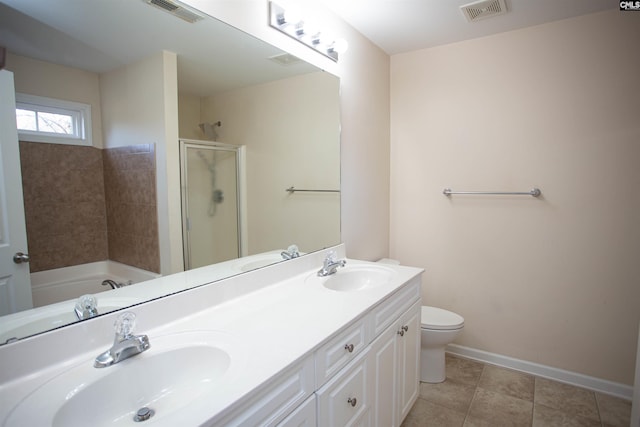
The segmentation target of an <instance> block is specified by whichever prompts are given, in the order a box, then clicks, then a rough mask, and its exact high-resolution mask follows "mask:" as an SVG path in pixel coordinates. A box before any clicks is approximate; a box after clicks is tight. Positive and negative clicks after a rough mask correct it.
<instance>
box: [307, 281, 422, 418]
mask: <svg viewBox="0 0 640 427" xmlns="http://www.w3.org/2000/svg"><path fill="white" fill-rule="evenodd" d="M366 325H370V328H371V331H376V330H381V332H380V333H379V334H378V335H377V336H375V335H374V334H371V339H370V340H369V341H367V342H366V344H368V345H367V347H366V348H365V349H363V350H362V351H361V352H360V353H358V354H357V355H356V356H355V357H354V358H353V359H352V361H351V362H349V363H348V364H347V365H346V366H345V367H344V368H342V369H341V370H340V371H339V372H338V373H337V374H335V375H334V376H333V377H331V378H330V379H329V380H328V382H327V383H326V384H324V385H323V386H322V387H321V388H320V389H318V390H317V391H316V394H317V404H318V411H317V412H318V426H319V427H333V426H359V425H362V426H379V427H393V426H396V427H397V426H399V425H400V424H401V422H402V420H403V419H404V418H405V417H406V415H407V414H408V413H409V410H410V409H411V406H412V405H413V403H414V402H415V400H416V399H417V397H418V393H419V366H420V280H419V278H416V279H414V280H412V281H411V282H410V283H408V284H407V285H405V286H404V287H403V288H401V289H400V290H399V291H398V292H396V293H395V294H394V295H392V296H391V297H390V298H388V299H387V300H386V301H383V302H382V303H381V304H379V305H378V306H377V307H376V308H374V309H373V310H372V311H371V312H369V313H367V315H366V316H365V317H364V318H363V319H360V320H358V321H356V322H354V323H353V324H352V325H351V326H349V327H347V328H345V330H344V331H343V332H342V333H340V334H339V335H338V336H336V338H335V339H333V340H331V341H330V342H329V343H328V344H327V345H325V346H323V347H322V348H321V349H320V350H319V351H317V352H316V369H317V368H318V359H317V357H318V355H325V354H326V351H325V350H326V349H336V353H339V352H338V351H337V349H338V348H339V347H340V344H338V343H341V344H342V345H343V346H344V345H345V344H344V342H346V341H345V340H344V338H346V337H351V338H353V337H359V336H363V335H358V334H357V333H356V331H366ZM385 325H386V328H384V329H383V327H384V326H385ZM362 334H364V336H366V332H362ZM347 345H348V344H347ZM342 350H344V349H342ZM323 366H324V365H323ZM318 374H319V373H318V371H316V376H318ZM321 374H322V373H321ZM321 377H322V378H323V376H321Z"/></svg>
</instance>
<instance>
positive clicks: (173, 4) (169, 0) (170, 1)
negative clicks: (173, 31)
mask: <svg viewBox="0 0 640 427" xmlns="http://www.w3.org/2000/svg"><path fill="white" fill-rule="evenodd" d="M143 1H144V2H145V3H148V4H150V5H151V6H155V7H157V8H159V9H162V10H164V11H165V12H169V13H170V14H172V15H174V16H177V17H178V18H180V19H184V20H185V21H187V22H189V23H191V24H193V23H194V22H196V21H200V20H201V19H204V16H203V15H201V14H199V13H198V12H196V11H194V10H192V9H188V8H187V7H186V6H183V5H182V4H181V3H180V2H177V1H174V0H143Z"/></svg>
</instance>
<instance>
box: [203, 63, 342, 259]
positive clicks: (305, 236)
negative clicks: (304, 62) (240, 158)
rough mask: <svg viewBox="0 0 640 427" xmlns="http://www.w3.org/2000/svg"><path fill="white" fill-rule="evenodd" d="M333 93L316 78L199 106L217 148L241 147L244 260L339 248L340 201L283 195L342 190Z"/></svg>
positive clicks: (330, 83)
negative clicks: (214, 125)
mask: <svg viewBox="0 0 640 427" xmlns="http://www.w3.org/2000/svg"><path fill="white" fill-rule="evenodd" d="M338 86H339V82H338V79H336V78H335V77H334V76H332V75H330V74H327V73H324V72H316V73H309V74H303V75H300V76H296V77H292V78H287V79H282V80H277V81H274V82H270V83H266V84H260V85H254V86H250V87H246V88H241V89H237V90H233V91H227V92H224V93H220V94H217V95H215V96H213V97H209V98H205V99H203V100H202V119H203V121H207V122H215V121H218V120H221V121H222V124H223V125H222V126H221V127H220V128H218V129H217V133H218V134H219V138H218V140H219V141H221V142H225V143H229V144H234V145H244V146H246V188H247V195H246V197H247V212H246V214H247V227H248V233H247V234H248V236H247V238H248V247H247V250H248V254H255V253H260V252H266V251H269V250H273V249H278V248H279V249H286V248H287V247H288V246H289V245H291V244H296V245H297V246H298V247H299V248H300V250H301V251H302V252H309V251H312V250H317V249H319V248H323V247H327V246H332V245H335V244H337V243H340V223H339V221H340V196H339V194H335V193H329V194H322V193H314V194H309V193H306V194H305V193H296V194H289V193H287V192H286V191H285V189H286V188H289V187H291V186H295V187H297V188H310V189H338V188H340V144H339V132H340V123H339V120H340V117H339V111H340V105H339V99H338V92H339V87H338ZM283 117H286V120H283Z"/></svg>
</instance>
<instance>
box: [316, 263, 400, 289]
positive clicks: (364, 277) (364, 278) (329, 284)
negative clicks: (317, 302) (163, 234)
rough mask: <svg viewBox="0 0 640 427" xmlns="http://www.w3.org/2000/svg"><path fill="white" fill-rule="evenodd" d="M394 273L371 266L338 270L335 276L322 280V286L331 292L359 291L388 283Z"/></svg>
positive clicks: (347, 267)
mask: <svg viewBox="0 0 640 427" xmlns="http://www.w3.org/2000/svg"><path fill="white" fill-rule="evenodd" d="M393 273H394V271H393V270H391V269H389V268H385V267H378V266H372V265H366V266H364V265H363V266H359V265H357V266H349V265H348V264H347V266H346V267H343V268H339V269H338V270H337V271H336V273H335V274H332V275H331V276H328V277H326V278H322V279H323V281H322V285H323V286H324V287H325V288H327V289H331V290H333V291H342V292H349V291H360V290H366V289H369V288H371V287H375V286H379V285H383V284H385V283H388V282H389V281H390V280H391V277H392V276H393Z"/></svg>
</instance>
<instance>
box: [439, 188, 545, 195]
mask: <svg viewBox="0 0 640 427" xmlns="http://www.w3.org/2000/svg"><path fill="white" fill-rule="evenodd" d="M442 194H444V195H445V196H450V195H452V194H474V195H483V196H484V195H497V196H533V197H538V196H540V195H541V194H542V191H540V189H539V188H532V189H531V190H529V191H453V190H451V189H450V188H445V189H444V190H443V191H442Z"/></svg>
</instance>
